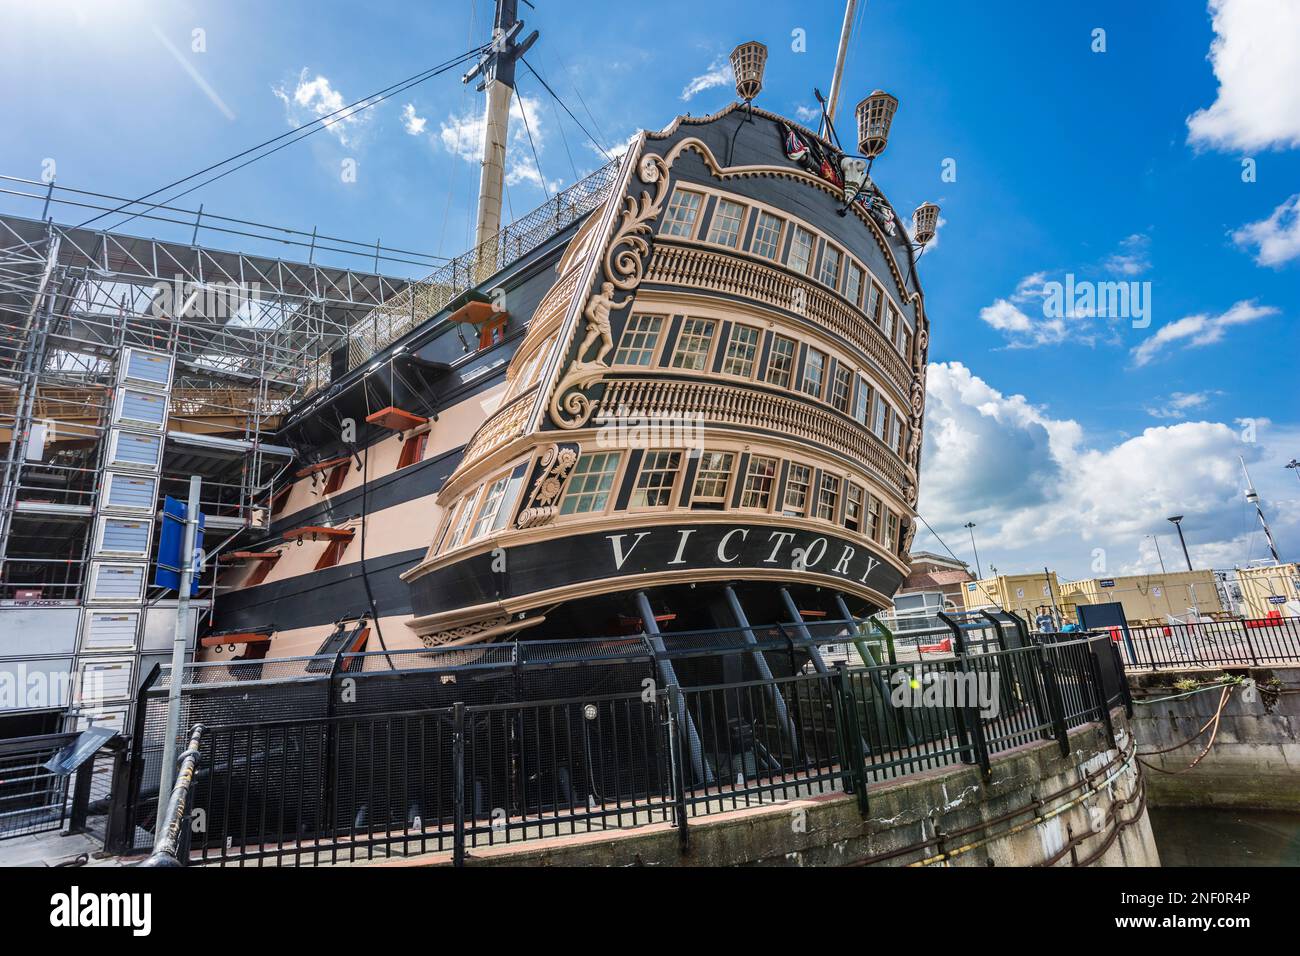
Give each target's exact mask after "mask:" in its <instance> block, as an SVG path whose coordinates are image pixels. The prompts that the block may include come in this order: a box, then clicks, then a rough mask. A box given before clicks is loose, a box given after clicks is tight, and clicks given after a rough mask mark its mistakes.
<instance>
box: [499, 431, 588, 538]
mask: <svg viewBox="0 0 1300 956" xmlns="http://www.w3.org/2000/svg"><path fill="white" fill-rule="evenodd" d="M581 450H582V449H581V448H580V447H579V446H578V445H576V444H568V445H558V444H555V445H551V447H550V448H548V449H546V451H545V452H544V453H543V454H542V457H541V458H540V459H538V462H537V477H536V478H535V479H534V480H533V486H532V488H530V489H529V491H528V498H527V499H526V500H525V503H524V507H523V510H522V511H520V512H519V518H518V520H516V521H515V527H517V528H535V527H537V526H538V525H544V524H547V523H549V522H550V521H551V520H552V519H554V518H555V516H556V515H557V514H558V513H559V511H560V493H561V492H562V491H564V482H565V480H566V479H567V478H568V477H569V472H571V471H573V466H574V465H576V464H577V463H578V454H579V452H580V451H581Z"/></svg>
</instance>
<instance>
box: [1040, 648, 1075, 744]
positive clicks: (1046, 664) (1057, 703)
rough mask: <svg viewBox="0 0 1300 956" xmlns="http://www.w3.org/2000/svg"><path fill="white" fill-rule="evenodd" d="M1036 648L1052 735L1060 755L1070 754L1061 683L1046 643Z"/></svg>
mask: <svg viewBox="0 0 1300 956" xmlns="http://www.w3.org/2000/svg"><path fill="white" fill-rule="evenodd" d="M1035 647H1037V648H1038V666H1039V668H1040V669H1041V670H1042V673H1043V685H1044V686H1045V687H1046V688H1047V710H1048V713H1049V714H1051V717H1052V736H1054V737H1055V738H1056V742H1057V743H1058V744H1059V745H1060V747H1061V756H1062V757H1068V756H1069V755H1070V732H1069V731H1068V730H1067V729H1066V726H1065V702H1064V701H1063V700H1062V699H1061V684H1060V681H1059V680H1057V676H1056V665H1055V664H1054V663H1053V662H1052V661H1051V659H1050V658H1049V657H1048V656H1047V645H1046V644H1036V645H1035Z"/></svg>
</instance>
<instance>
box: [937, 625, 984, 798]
mask: <svg viewBox="0 0 1300 956" xmlns="http://www.w3.org/2000/svg"><path fill="white" fill-rule="evenodd" d="M944 616H945V615H943V614H942V613H941V614H940V617H944ZM948 626H949V627H951V628H952V629H953V633H954V634H956V635H957V644H958V645H959V646H961V645H963V642H962V639H961V629H960V628H959V627H957V626H956V625H955V624H953V623H952V622H951V621H949V622H948ZM954 660H955V666H956V668H957V670H958V671H959V672H960V673H961V674H963V675H964V674H969V673H970V662H969V661H967V659H966V654H965V653H964V647H963V650H962V651H961V652H959V653H958V654H957V655H956V657H955V658H954ZM976 676H977V677H978V674H976ZM957 711H958V723H959V724H963V725H965V727H966V732H967V734H968V735H969V738H970V750H971V757H972V758H973V760H974V762H975V763H977V764H979V767H980V771H981V772H982V773H983V774H984V776H985V777H988V776H989V774H990V773H991V772H992V768H991V767H990V766H989V747H988V741H987V740H985V738H984V723H983V721H982V720H981V719H980V712H979V704H978V703H976V704H966V705H964V706H961V707H958V708H957ZM958 737H959V738H960V737H961V735H960V734H958ZM963 743H964V741H963Z"/></svg>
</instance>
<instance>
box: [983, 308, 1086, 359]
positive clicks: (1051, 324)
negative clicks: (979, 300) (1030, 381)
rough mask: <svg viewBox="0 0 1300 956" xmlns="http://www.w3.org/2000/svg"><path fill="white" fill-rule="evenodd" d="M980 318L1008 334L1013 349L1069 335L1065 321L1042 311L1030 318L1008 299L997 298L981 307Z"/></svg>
mask: <svg viewBox="0 0 1300 956" xmlns="http://www.w3.org/2000/svg"><path fill="white" fill-rule="evenodd" d="M980 319H981V320H982V321H983V322H985V323H986V324H987V325H989V326H991V327H992V328H995V329H997V330H998V331H999V332H1002V333H1004V334H1005V335H1006V336H1007V340H1008V345H1009V346H1010V347H1011V348H1032V347H1033V346H1036V345H1052V344H1055V343H1056V342H1061V341H1063V340H1064V339H1065V337H1066V327H1065V322H1064V321H1063V320H1061V319H1049V318H1047V317H1046V316H1044V315H1042V314H1041V310H1040V312H1039V313H1038V314H1037V315H1035V316H1034V317H1033V318H1030V317H1029V316H1028V315H1026V314H1025V313H1024V312H1022V311H1021V310H1020V308H1019V307H1017V306H1015V305H1013V304H1012V303H1011V302H1009V301H1008V300H1006V299H997V300H996V301H994V303H993V304H992V305H986V306H985V307H984V308H982V309H980Z"/></svg>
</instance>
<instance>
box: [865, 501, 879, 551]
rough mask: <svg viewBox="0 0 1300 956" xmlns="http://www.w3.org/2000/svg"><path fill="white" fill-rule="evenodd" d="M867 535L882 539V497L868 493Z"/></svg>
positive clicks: (874, 539)
mask: <svg viewBox="0 0 1300 956" xmlns="http://www.w3.org/2000/svg"><path fill="white" fill-rule="evenodd" d="M867 537H868V538H870V539H871V540H872V541H879V540H880V499H879V498H877V497H876V496H875V495H867Z"/></svg>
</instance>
